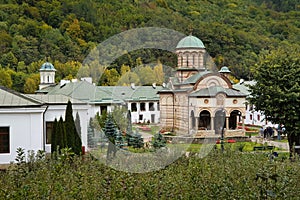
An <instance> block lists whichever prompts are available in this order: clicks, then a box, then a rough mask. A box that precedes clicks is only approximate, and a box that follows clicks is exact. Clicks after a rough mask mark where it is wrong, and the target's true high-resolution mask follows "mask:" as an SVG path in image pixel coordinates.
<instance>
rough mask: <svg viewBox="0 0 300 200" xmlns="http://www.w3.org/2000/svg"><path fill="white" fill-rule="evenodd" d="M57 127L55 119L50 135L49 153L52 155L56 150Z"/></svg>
mask: <svg viewBox="0 0 300 200" xmlns="http://www.w3.org/2000/svg"><path fill="white" fill-rule="evenodd" d="M57 127H58V122H57V119H56V118H55V120H54V123H53V130H52V135H51V153H54V152H55V151H56V148H57V133H58V131H57V130H58V129H57Z"/></svg>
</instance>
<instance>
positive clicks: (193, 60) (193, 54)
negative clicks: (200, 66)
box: [193, 54, 196, 66]
mask: <svg viewBox="0 0 300 200" xmlns="http://www.w3.org/2000/svg"><path fill="white" fill-rule="evenodd" d="M195 62H196V61H195V55H194V54H193V66H195Z"/></svg>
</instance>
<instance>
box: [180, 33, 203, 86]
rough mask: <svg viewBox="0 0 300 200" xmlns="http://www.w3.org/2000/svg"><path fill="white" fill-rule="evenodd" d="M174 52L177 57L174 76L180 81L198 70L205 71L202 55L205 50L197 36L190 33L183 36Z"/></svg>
mask: <svg viewBox="0 0 300 200" xmlns="http://www.w3.org/2000/svg"><path fill="white" fill-rule="evenodd" d="M175 52H176V54H177V58H178V62H177V63H178V66H177V73H176V76H177V77H178V79H179V81H180V82H183V81H185V80H186V79H188V78H189V77H191V76H192V75H194V74H196V73H198V72H199V71H205V61H204V56H205V53H206V50H205V46H204V44H203V42H202V41H201V40H200V39H199V38H197V37H195V36H192V35H189V36H187V37H184V38H183V39H181V40H180V41H179V42H178V44H177V46H176V51H175Z"/></svg>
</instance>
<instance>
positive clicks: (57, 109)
mask: <svg viewBox="0 0 300 200" xmlns="http://www.w3.org/2000/svg"><path fill="white" fill-rule="evenodd" d="M66 107H67V105H49V107H48V109H47V111H46V114H45V125H46V122H53V121H54V120H55V118H56V119H57V120H59V118H60V116H62V118H63V120H65V112H66ZM89 108H90V107H89V106H88V105H74V104H73V105H72V109H73V117H74V121H75V119H76V113H77V112H78V114H79V118H80V125H81V140H82V145H83V146H87V128H88V123H89V118H90V117H89ZM45 134H46V132H45ZM45 139H46V138H45ZM45 143H46V141H45ZM46 151H47V152H51V145H50V144H46Z"/></svg>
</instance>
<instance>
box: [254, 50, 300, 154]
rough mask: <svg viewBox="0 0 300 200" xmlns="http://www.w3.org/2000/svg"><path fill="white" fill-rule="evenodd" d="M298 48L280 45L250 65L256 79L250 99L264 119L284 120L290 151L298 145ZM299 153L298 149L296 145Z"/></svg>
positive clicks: (299, 141) (299, 78) (299, 124)
mask: <svg viewBox="0 0 300 200" xmlns="http://www.w3.org/2000/svg"><path fill="white" fill-rule="evenodd" d="M299 51H300V48H299V47H298V48H297V47H291V46H281V47H280V48H279V49H278V50H273V51H270V52H264V53H262V55H261V57H260V61H259V63H258V64H257V65H256V66H255V68H254V69H253V76H254V79H255V81H256V84H255V85H254V86H250V89H251V94H252V96H251V98H250V103H252V104H254V105H255V106H256V109H257V110H261V111H263V112H264V114H265V116H266V119H267V120H269V121H272V122H273V123H276V124H284V125H285V127H286V132H287V134H288V142H289V147H290V153H291V155H292V153H293V152H294V148H293V146H299V145H300V115H299V113H300V57H299ZM296 152H297V153H298V154H300V149H296Z"/></svg>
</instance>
